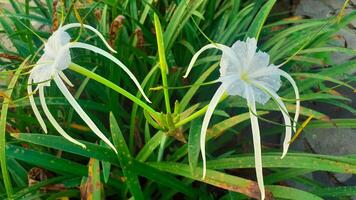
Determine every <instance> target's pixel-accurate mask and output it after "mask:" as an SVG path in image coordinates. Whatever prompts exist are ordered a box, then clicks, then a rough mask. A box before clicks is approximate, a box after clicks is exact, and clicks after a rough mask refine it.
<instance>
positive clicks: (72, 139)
mask: <svg viewBox="0 0 356 200" xmlns="http://www.w3.org/2000/svg"><path fill="white" fill-rule="evenodd" d="M39 96H40V102H41V106H42V109H43V111H44V113H45V115H46V116H47V118H48V120H49V121H50V122H51V124H52V125H53V127H54V128H55V129H56V130H57V131H58V133H59V134H61V135H62V136H63V137H64V138H65V139H67V140H68V141H70V142H72V143H74V144H76V145H79V146H81V147H83V148H86V146H85V145H84V144H83V143H81V142H79V141H77V140H76V139H74V138H72V137H71V136H69V135H68V134H67V133H66V132H65V131H64V130H63V129H62V127H61V126H60V125H59V124H58V122H57V121H56V119H54V117H53V115H52V114H51V112H50V111H49V109H48V107H47V104H46V100H45V97H44V91H43V86H40V87H39Z"/></svg>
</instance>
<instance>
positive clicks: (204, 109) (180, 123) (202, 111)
mask: <svg viewBox="0 0 356 200" xmlns="http://www.w3.org/2000/svg"><path fill="white" fill-rule="evenodd" d="M227 97H228V95H227V94H226V93H225V94H224V95H223V96H222V97H221V98H220V100H219V102H222V101H224V100H225V99H226V98H227ZM207 109H208V105H206V106H204V107H203V108H201V109H200V110H198V111H197V112H195V113H193V114H192V115H190V116H189V117H187V118H184V119H182V120H181V121H179V122H178V123H176V124H175V127H176V128H178V127H180V126H183V125H184V124H186V123H188V122H190V121H192V120H193V119H195V118H197V117H200V116H201V115H203V114H204V113H205V112H206V110H207Z"/></svg>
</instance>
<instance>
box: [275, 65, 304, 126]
mask: <svg viewBox="0 0 356 200" xmlns="http://www.w3.org/2000/svg"><path fill="white" fill-rule="evenodd" d="M277 72H278V73H279V74H280V75H281V76H283V77H284V78H286V79H287V80H288V81H289V82H290V83H291V85H292V86H293V89H294V93H295V99H296V102H295V115H294V121H293V131H294V132H296V130H297V122H298V118H299V113H300V97H299V91H298V87H297V84H296V83H295V81H294V80H293V78H292V77H291V76H290V75H289V74H288V73H287V72H285V71H283V70H280V69H278V70H277Z"/></svg>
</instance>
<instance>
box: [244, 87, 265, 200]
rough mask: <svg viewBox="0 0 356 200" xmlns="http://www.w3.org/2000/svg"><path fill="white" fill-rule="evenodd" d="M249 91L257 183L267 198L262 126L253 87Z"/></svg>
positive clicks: (262, 196) (247, 90)
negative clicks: (261, 135)
mask: <svg viewBox="0 0 356 200" xmlns="http://www.w3.org/2000/svg"><path fill="white" fill-rule="evenodd" d="M246 92H247V95H246V96H247V104H248V107H249V109H250V120H251V129H252V138H253V147H254V153H255V169H256V177H257V184H258V187H259V189H260V192H261V199H262V200H263V199H265V187H264V182H263V171H262V152H261V138H260V128H259V125H258V119H257V117H256V115H255V114H256V105H255V99H254V96H253V95H254V94H253V91H252V90H251V88H249V87H246Z"/></svg>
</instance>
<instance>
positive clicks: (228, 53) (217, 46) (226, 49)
mask: <svg viewBox="0 0 356 200" xmlns="http://www.w3.org/2000/svg"><path fill="white" fill-rule="evenodd" d="M212 48H215V49H219V50H221V51H222V52H223V54H224V53H225V54H226V56H227V57H228V58H229V59H231V60H232V61H234V62H239V61H238V60H237V58H236V55H235V54H234V52H233V51H232V50H231V48H230V47H228V46H225V45H222V44H207V45H205V46H203V47H202V48H201V49H200V50H199V51H197V52H196V53H195V54H194V56H193V58H192V60H191V61H190V63H189V66H188V69H187V72H186V73H185V75H184V76H183V77H184V78H187V77H188V75H189V73H190V71H191V70H192V68H193V65H194V63H195V62H196V60H197V59H198V57H199V55H200V54H201V53H203V52H204V51H205V50H207V49H212ZM223 63H224V62H223V61H220V65H221V66H224V64H223ZM220 73H221V72H220Z"/></svg>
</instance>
